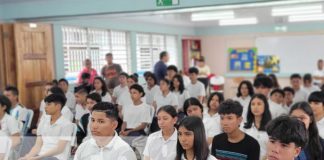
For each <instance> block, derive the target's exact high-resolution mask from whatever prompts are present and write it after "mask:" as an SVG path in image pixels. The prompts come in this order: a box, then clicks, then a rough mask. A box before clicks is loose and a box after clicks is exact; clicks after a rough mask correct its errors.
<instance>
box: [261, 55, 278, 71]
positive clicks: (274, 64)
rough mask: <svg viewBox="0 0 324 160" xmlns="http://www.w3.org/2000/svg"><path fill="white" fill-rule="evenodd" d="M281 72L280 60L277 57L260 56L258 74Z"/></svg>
mask: <svg viewBox="0 0 324 160" xmlns="http://www.w3.org/2000/svg"><path fill="white" fill-rule="evenodd" d="M279 71H280V59H279V57H278V56H275V55H260V56H258V72H263V73H266V74H268V73H278V72H279Z"/></svg>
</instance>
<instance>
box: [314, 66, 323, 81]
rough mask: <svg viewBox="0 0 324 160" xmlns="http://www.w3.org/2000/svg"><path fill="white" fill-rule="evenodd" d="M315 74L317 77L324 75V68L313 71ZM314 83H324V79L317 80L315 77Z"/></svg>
mask: <svg viewBox="0 0 324 160" xmlns="http://www.w3.org/2000/svg"><path fill="white" fill-rule="evenodd" d="M313 76H314V77H315V76H316V77H322V78H323V77H324V70H318V69H317V70H315V71H314V72H313ZM313 83H314V84H322V81H321V80H316V79H314V80H313Z"/></svg>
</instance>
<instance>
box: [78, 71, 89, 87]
mask: <svg viewBox="0 0 324 160" xmlns="http://www.w3.org/2000/svg"><path fill="white" fill-rule="evenodd" d="M91 84H92V83H90V74H89V73H82V75H81V82H80V83H79V85H78V86H84V87H88V88H91V87H92V86H91Z"/></svg>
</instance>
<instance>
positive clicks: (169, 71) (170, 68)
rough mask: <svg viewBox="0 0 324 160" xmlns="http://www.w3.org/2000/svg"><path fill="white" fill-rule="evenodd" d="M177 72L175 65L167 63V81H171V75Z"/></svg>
mask: <svg viewBox="0 0 324 160" xmlns="http://www.w3.org/2000/svg"><path fill="white" fill-rule="evenodd" d="M177 73H178V68H177V66H175V65H169V66H168V67H167V75H166V76H165V78H166V79H167V80H169V81H172V79H173V77H174V76H175V75H176V74H177Z"/></svg>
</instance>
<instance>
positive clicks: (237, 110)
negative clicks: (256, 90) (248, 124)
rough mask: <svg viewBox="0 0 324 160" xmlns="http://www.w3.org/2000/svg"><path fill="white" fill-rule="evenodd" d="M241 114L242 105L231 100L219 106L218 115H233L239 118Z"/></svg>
mask: <svg viewBox="0 0 324 160" xmlns="http://www.w3.org/2000/svg"><path fill="white" fill-rule="evenodd" d="M242 112H243V107H242V105H241V104H240V103H239V102H237V101H233V100H231V99H228V100H225V101H224V102H223V103H221V104H220V105H219V110H218V114H220V115H224V114H235V115H236V116H237V117H241V116H242Z"/></svg>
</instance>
